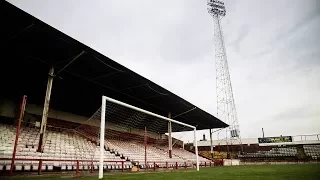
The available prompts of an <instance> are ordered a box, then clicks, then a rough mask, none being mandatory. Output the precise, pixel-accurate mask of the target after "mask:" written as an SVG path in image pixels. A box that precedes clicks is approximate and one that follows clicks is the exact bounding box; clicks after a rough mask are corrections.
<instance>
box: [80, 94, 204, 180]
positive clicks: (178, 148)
mask: <svg viewBox="0 0 320 180" xmlns="http://www.w3.org/2000/svg"><path fill="white" fill-rule="evenodd" d="M74 130H75V132H77V133H79V134H81V135H83V136H85V137H86V138H87V139H90V140H91V141H92V142H95V143H96V144H97V145H98V146H99V149H98V150H96V151H95V152H92V157H93V158H94V157H96V158H97V156H98V157H99V163H98V162H97V165H98V166H99V179H101V178H103V171H104V169H107V168H108V167H109V166H111V167H115V168H116V167H117V164H118V162H116V161H122V162H121V164H122V169H123V168H124V166H125V167H127V166H126V165H127V164H128V163H130V164H129V165H128V167H131V164H133V165H134V166H137V167H138V168H143V169H146V170H147V169H148V168H156V167H167V168H168V167H178V166H184V167H187V166H188V167H194V166H195V167H196V168H197V170H198V171H199V156H198V148H197V141H196V139H197V138H196V127H195V126H192V125H189V124H185V123H183V122H179V121H176V120H174V119H172V118H171V115H170V113H168V117H165V116H161V115H159V114H156V113H153V112H150V111H147V110H144V109H141V108H138V107H135V106H132V105H129V104H127V103H124V102H121V101H118V100H115V99H112V98H109V97H106V96H102V103H101V107H100V108H99V109H98V110H97V111H96V112H95V113H94V114H93V116H92V117H90V118H89V119H88V120H87V121H86V122H85V123H83V124H82V125H81V126H79V127H77V128H76V129H74ZM99 131H100V133H99ZM182 131H187V132H188V135H189V136H190V137H191V138H192V140H193V141H194V147H195V148H194V149H195V152H194V154H192V153H190V152H188V151H185V150H184V143H183V141H181V140H179V139H175V138H173V137H172V133H174V132H182ZM97 153H98V154H97ZM110 153H113V154H114V155H116V156H118V157H117V158H118V159H117V160H116V161H114V160H115V159H110V158H109V155H110ZM178 153H182V154H183V155H185V154H186V155H185V156H184V158H182V157H180V156H179V154H178ZM188 153H189V154H188ZM112 160H113V161H112ZM124 163H125V165H124Z"/></svg>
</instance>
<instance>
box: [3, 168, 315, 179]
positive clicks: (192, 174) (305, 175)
mask: <svg viewBox="0 0 320 180" xmlns="http://www.w3.org/2000/svg"><path fill="white" fill-rule="evenodd" d="M0 178H1V177H0ZM10 179H14V180H22V179H24V180H37V179H45V180H58V179H59V180H71V179H74V178H72V177H70V178H69V177H66V176H64V177H61V176H55V177H26V176H23V177H14V178H10ZM79 179H81V180H96V179H98V178H97V176H91V177H81V178H79ZM104 179H106V180H109V179H110V180H116V179H119V180H144V179H148V180H149V179H150V180H177V179H182V180H203V179H206V180H207V179H208V180H209V179H210V180H211V179H217V180H254V179H257V180H270V179H272V180H273V179H275V180H283V179H289V180H320V164H293V165H256V166H254V165H252V166H232V167H213V168H201V169H200V172H196V171H194V170H185V171H184V170H177V171H175V172H150V173H129V174H128V173H116V174H112V175H110V174H109V175H108V174H106V175H105V176H104Z"/></svg>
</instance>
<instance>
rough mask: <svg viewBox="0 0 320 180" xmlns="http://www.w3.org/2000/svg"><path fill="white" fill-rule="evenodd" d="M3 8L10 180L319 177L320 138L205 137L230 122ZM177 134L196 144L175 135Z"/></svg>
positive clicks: (4, 165) (4, 144)
mask: <svg viewBox="0 0 320 180" xmlns="http://www.w3.org/2000/svg"><path fill="white" fill-rule="evenodd" d="M1 4H2V5H1V6H2V7H3V8H2V9H3V10H2V11H3V14H2V16H1V18H2V24H3V26H2V39H3V44H4V46H3V48H2V53H1V54H2V56H3V60H2V63H1V64H2V65H1V67H2V68H1V71H0V72H1V77H2V78H1V80H2V85H3V86H2V87H1V99H0V134H1V135H0V145H1V146H0V178H1V179H2V178H4V179H7V178H8V179H28V180H29V179H48V180H49V179H73V178H81V179H88V180H89V179H98V178H99V179H221V180H224V179H242V180H245V179H261V180H262V179H310V180H311V179H318V178H319V177H320V173H319V172H320V164H319V162H320V139H319V138H320V134H312V135H294V134H293V135H292V136H279V137H264V136H263V137H259V138H258V137H257V138H243V139H241V141H240V142H237V143H233V144H228V143H226V141H221V140H220V141H219V140H212V139H211V138H210V139H211V140H207V137H205V135H203V137H197V133H196V132H197V131H198V130H207V129H218V130H221V129H224V128H227V127H228V126H229V124H227V123H225V122H223V121H221V120H220V119H218V118H217V117H215V116H213V115H211V114H209V113H207V112H206V111H204V110H202V109H201V108H199V107H197V106H195V105H193V104H192V103H190V102H188V101H187V100H185V99H183V98H181V97H179V96H177V95H176V94H174V93H173V92H170V91H168V90H167V89H165V88H163V87H161V86H159V85H157V84H156V83H154V82H152V81H150V80H148V79H147V78H145V77H142V76H141V75H139V74H137V73H135V72H133V71H132V70H130V69H129V68H127V67H124V66H123V65H120V64H119V63H117V62H116V61H114V60H112V59H110V58H108V57H106V56H104V55H103V54H101V53H99V52H97V51H96V50H94V49H92V48H90V47H88V46H86V45H84V44H82V43H81V42H79V41H77V40H75V39H73V38H72V37H70V36H68V35H66V34H64V33H62V32H60V31H59V30H57V29H55V28H53V27H51V26H50V25H48V24H46V23H44V22H42V21H41V20H39V19H37V18H35V17H33V16H32V15H30V14H28V13H26V12H24V11H23V10H21V9H19V8H17V7H16V6H14V5H12V4H10V3H9V2H6V1H2V2H1ZM8 17H10V18H8ZM177 132H178V133H182V134H184V133H186V134H188V135H190V136H192V139H193V141H192V142H191V143H190V142H189V143H187V142H184V141H182V140H180V139H178V138H174V137H173V135H172V134H174V133H177ZM199 139H201V140H200V141H198V140H199Z"/></svg>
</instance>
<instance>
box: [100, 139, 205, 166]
mask: <svg viewBox="0 0 320 180" xmlns="http://www.w3.org/2000/svg"><path fill="white" fill-rule="evenodd" d="M105 144H106V147H107V148H108V149H110V150H111V151H115V152H116V153H119V154H121V155H122V156H124V157H126V159H128V160H131V161H133V162H139V163H140V164H143V165H144V158H145V152H144V145H143V144H141V142H135V141H119V140H106V141H105ZM167 150H168V148H167V147H165V146H160V147H159V146H156V145H154V144H148V145H147V148H146V151H147V162H148V164H149V165H150V167H153V166H154V165H153V162H155V163H156V165H158V166H159V167H165V166H166V165H168V166H175V163H176V162H177V163H178V166H184V163H185V162H187V163H188V164H191V163H194V162H195V154H194V153H191V152H189V151H186V150H182V149H178V148H173V150H172V154H173V156H172V158H169V154H168V151H167ZM199 161H202V162H203V163H204V162H207V163H208V164H209V162H210V161H209V160H208V159H205V158H203V157H200V156H199ZM167 163H168V164H167Z"/></svg>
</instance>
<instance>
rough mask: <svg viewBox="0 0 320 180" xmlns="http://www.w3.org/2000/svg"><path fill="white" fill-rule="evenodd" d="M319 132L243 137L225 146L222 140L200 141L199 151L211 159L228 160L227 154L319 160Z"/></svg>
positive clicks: (243, 157)
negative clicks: (211, 147) (239, 141)
mask: <svg viewBox="0 0 320 180" xmlns="http://www.w3.org/2000/svg"><path fill="white" fill-rule="evenodd" d="M319 137H320V135H319V134H314V135H298V136H279V137H264V138H246V139H242V144H233V145H226V144H225V143H224V142H223V141H217V140H215V141H213V146H214V147H213V153H211V151H210V144H211V143H210V141H199V142H198V145H199V154H200V155H202V156H204V157H206V158H208V159H211V160H217V159H225V158H227V154H228V153H229V154H230V157H231V158H234V159H239V160H240V162H257V163H261V162H299V161H302V162H318V161H319V160H320V159H319V158H320V156H319V155H320V149H319V148H320V139H319Z"/></svg>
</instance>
